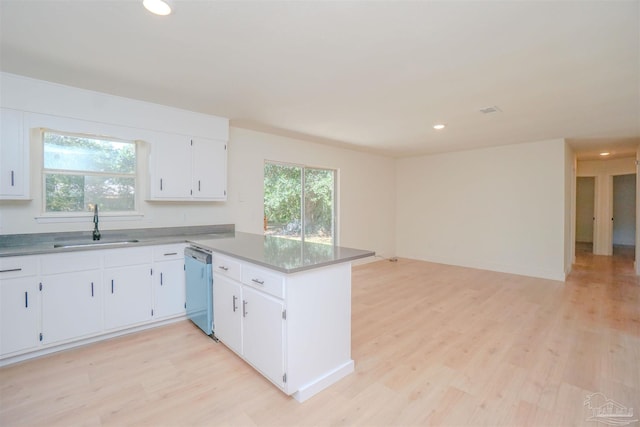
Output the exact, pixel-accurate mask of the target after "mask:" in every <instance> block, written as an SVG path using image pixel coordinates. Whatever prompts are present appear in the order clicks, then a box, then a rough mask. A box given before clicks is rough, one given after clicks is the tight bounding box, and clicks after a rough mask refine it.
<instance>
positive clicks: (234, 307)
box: [233, 295, 238, 313]
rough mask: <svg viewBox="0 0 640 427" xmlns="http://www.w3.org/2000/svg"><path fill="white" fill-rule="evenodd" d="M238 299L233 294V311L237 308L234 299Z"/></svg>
mask: <svg viewBox="0 0 640 427" xmlns="http://www.w3.org/2000/svg"><path fill="white" fill-rule="evenodd" d="M237 299H238V297H237V296H235V295H234V296H233V312H234V313H235V312H236V310H237V309H238V307H236V300H237Z"/></svg>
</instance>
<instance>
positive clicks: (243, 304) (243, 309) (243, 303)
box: [242, 300, 248, 317]
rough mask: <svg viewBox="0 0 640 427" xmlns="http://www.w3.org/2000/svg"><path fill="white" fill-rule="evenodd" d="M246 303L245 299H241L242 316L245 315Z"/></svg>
mask: <svg viewBox="0 0 640 427" xmlns="http://www.w3.org/2000/svg"><path fill="white" fill-rule="evenodd" d="M247 304H248V302H246V301H245V300H242V317H247Z"/></svg>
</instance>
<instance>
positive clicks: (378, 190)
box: [227, 127, 396, 257]
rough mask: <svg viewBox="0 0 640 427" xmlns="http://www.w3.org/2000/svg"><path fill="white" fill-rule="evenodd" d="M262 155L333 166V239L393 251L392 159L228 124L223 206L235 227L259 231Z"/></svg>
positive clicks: (385, 253) (380, 251)
mask: <svg viewBox="0 0 640 427" xmlns="http://www.w3.org/2000/svg"><path fill="white" fill-rule="evenodd" d="M265 160H275V161H280V162H286V163H296V164H303V165H306V166H319V167H323V168H329V169H337V170H338V182H339V190H338V192H339V194H338V200H337V207H338V211H339V224H338V240H339V244H340V245H341V246H348V247H357V248H358V247H359V248H363V249H370V250H375V251H376V253H377V254H378V255H380V256H383V257H389V256H393V255H394V254H395V247H394V243H395V242H394V229H393V226H392V224H393V223H394V213H395V188H396V187H395V162H394V160H393V159H391V158H388V157H384V156H378V155H373V154H367V153H362V152H358V151H353V150H345V149H340V148H334V147H329V146H325V145H321V144H314V143H309V142H304V141H300V140H297V139H291V138H286V137H281V136H277V135H272V134H266V133H261V132H256V131H252V130H247V129H239V128H233V127H232V128H231V144H230V146H229V171H230V172H229V183H230V186H229V188H230V190H229V195H228V201H227V208H228V209H229V212H230V216H231V217H233V218H234V222H235V223H236V229H237V230H238V231H247V232H251V233H261V232H262V228H263V200H264V191H263V181H264V162H265Z"/></svg>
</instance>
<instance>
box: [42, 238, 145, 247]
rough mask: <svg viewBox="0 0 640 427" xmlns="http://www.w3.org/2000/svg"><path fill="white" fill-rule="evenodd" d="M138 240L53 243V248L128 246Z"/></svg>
mask: <svg viewBox="0 0 640 427" xmlns="http://www.w3.org/2000/svg"><path fill="white" fill-rule="evenodd" d="M138 242H139V240H137V239H131V240H115V241H104V242H101V241H95V242H94V241H91V242H67V243H54V244H53V247H54V248H86V247H92V246H116V245H128V244H130V243H138Z"/></svg>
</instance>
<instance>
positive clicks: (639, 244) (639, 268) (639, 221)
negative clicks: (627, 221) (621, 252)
mask: <svg viewBox="0 0 640 427" xmlns="http://www.w3.org/2000/svg"><path fill="white" fill-rule="evenodd" d="M635 163H636V165H635V166H636V167H635V170H636V254H635V255H636V256H635V267H636V274H637V275H638V276H640V262H638V251H640V196H639V193H640V167H639V165H640V145H638V149H637V150H636V161H635Z"/></svg>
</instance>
